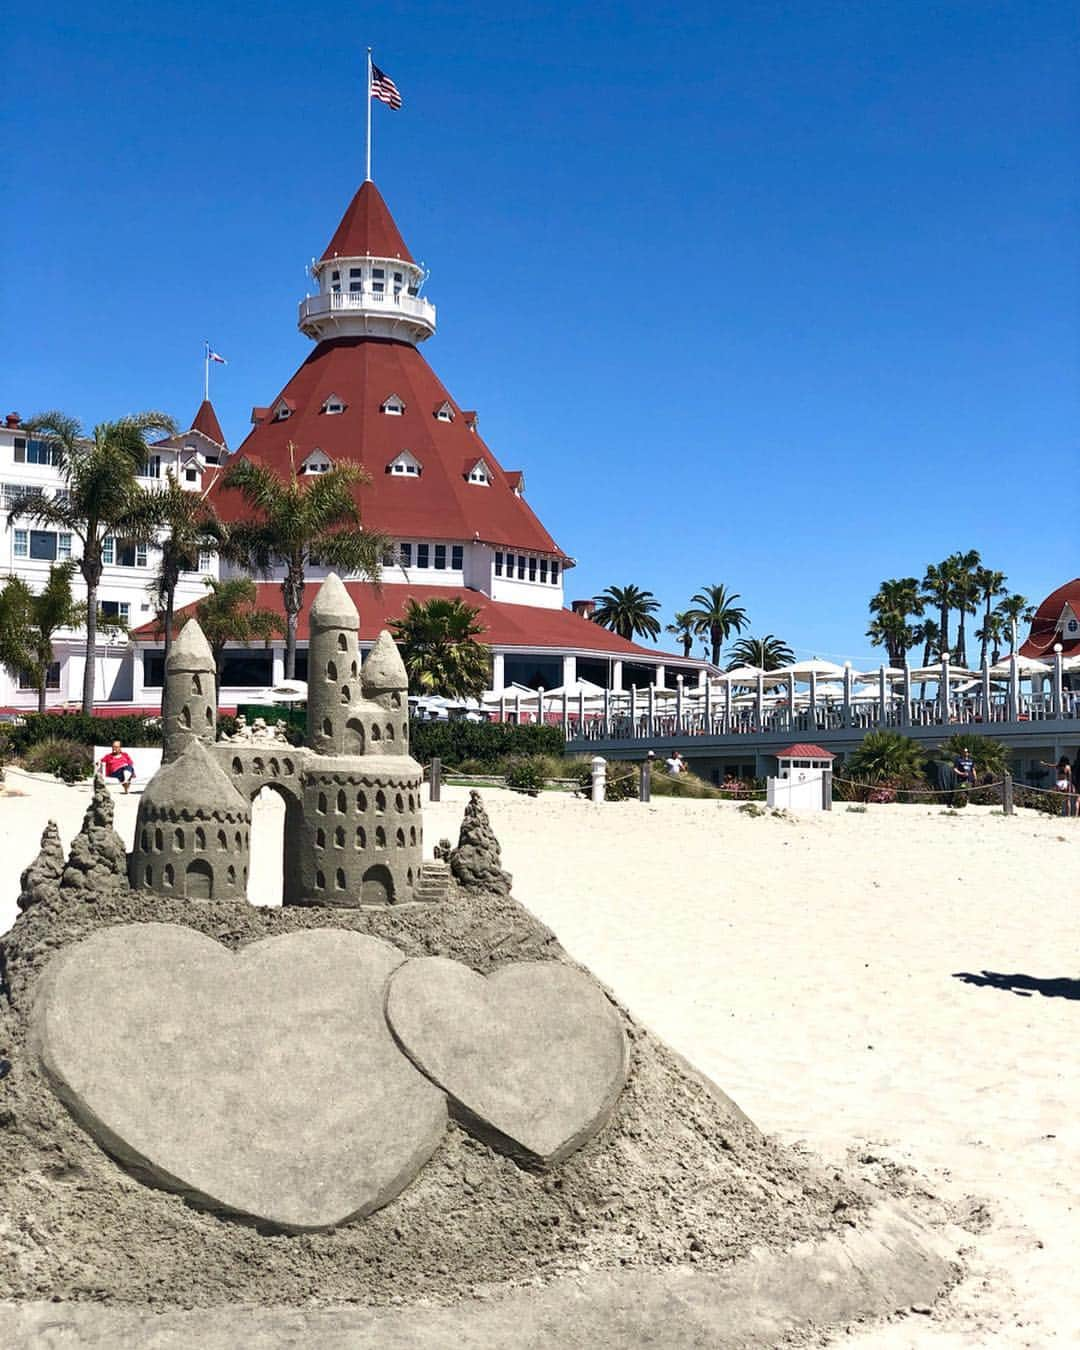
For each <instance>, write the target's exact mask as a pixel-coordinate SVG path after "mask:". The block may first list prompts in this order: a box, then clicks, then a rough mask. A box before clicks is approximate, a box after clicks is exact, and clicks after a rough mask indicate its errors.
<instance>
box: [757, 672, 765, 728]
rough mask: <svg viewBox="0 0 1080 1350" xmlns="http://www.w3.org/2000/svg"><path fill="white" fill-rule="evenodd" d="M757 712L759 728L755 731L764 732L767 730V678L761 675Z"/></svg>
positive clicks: (758, 687)
mask: <svg viewBox="0 0 1080 1350" xmlns="http://www.w3.org/2000/svg"><path fill="white" fill-rule="evenodd" d="M755 712H756V715H757V726H756V727H755V728H754V729H755V731H763V730H764V729H765V727H764V723H765V676H764V675H759V676H758V677H757V699H756V700H755Z"/></svg>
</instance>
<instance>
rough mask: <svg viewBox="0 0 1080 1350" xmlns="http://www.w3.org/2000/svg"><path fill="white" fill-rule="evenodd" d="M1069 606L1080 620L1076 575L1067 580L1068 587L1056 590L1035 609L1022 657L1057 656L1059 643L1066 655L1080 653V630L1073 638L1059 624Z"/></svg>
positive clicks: (1022, 648) (1079, 590)
mask: <svg viewBox="0 0 1080 1350" xmlns="http://www.w3.org/2000/svg"><path fill="white" fill-rule="evenodd" d="M1066 605H1068V606H1069V608H1070V609H1071V610H1072V612H1073V614H1074V615H1075V616H1076V618H1077V619H1080V577H1074V578H1073V579H1072V581H1067V582H1066V583H1065V585H1064V586H1059V587H1058V588H1057V590H1056V591H1052V592H1051V593H1050V594H1049V595H1048V596H1047V597H1046V599H1045V600H1044V601H1043V602H1042V604H1041V605H1040V606H1039V608H1038V609H1037V610H1036V611H1035V618H1034V619H1033V620H1032V621H1031V632H1030V633H1029V634H1028V639H1027V641H1026V642H1025V643H1024V645H1023V646H1022V647H1021V648H1020V655H1021V656H1034V657H1040V656H1053V654H1054V643H1055V642H1060V643H1061V650H1062V652H1063V654H1064V655H1065V656H1075V655H1076V654H1077V653H1080V633H1078V634H1077V635H1076V636H1075V637H1071V636H1070V635H1069V634H1068V633H1063V632H1061V631H1060V630H1059V629H1058V627H1057V624H1058V621H1059V620H1060V618H1061V613H1062V610H1064V608H1065V606H1066Z"/></svg>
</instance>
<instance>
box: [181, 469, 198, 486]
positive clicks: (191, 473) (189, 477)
mask: <svg viewBox="0 0 1080 1350" xmlns="http://www.w3.org/2000/svg"><path fill="white" fill-rule="evenodd" d="M184 481H185V482H187V483H197V482H198V481H199V471H198V469H185V470H184Z"/></svg>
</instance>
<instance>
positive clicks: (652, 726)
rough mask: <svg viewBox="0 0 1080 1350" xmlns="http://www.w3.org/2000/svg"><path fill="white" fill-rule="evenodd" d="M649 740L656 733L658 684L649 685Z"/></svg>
mask: <svg viewBox="0 0 1080 1350" xmlns="http://www.w3.org/2000/svg"><path fill="white" fill-rule="evenodd" d="M647 726H648V731H649V740H652V738H653V736H655V735H656V685H655V684H650V685H649V720H648V722H647Z"/></svg>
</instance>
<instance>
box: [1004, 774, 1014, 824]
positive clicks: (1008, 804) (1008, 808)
mask: <svg viewBox="0 0 1080 1350" xmlns="http://www.w3.org/2000/svg"><path fill="white" fill-rule="evenodd" d="M1001 813H1002V815H1005V816H1011V815H1012V813H1013V780H1012V774H1011V773H1008V772H1006V773H1005V775H1004V776H1003V777H1002V780H1001Z"/></svg>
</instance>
